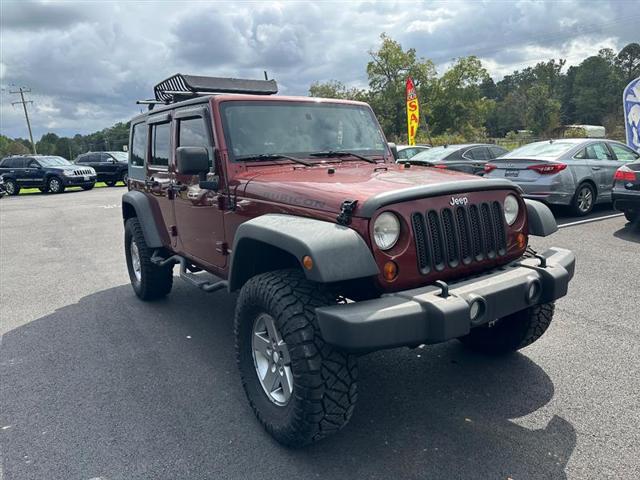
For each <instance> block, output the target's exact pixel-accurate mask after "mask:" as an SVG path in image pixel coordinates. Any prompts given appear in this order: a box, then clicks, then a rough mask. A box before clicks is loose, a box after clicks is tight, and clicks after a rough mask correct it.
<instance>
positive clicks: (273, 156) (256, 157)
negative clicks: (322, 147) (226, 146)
mask: <svg viewBox="0 0 640 480" xmlns="http://www.w3.org/2000/svg"><path fill="white" fill-rule="evenodd" d="M282 159H285V160H291V161H292V162H296V163H300V164H302V165H306V166H307V167H311V166H313V163H312V162H307V161H306V160H303V159H301V158H296V157H290V156H289V155H281V154H279V153H261V154H259V155H247V156H244V157H236V160H240V161H248V162H257V161H261V160H282Z"/></svg>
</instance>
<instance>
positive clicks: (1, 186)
mask: <svg viewBox="0 0 640 480" xmlns="http://www.w3.org/2000/svg"><path fill="white" fill-rule="evenodd" d="M6 194H7V191H6V190H5V189H4V177H3V176H2V175H0V198H2V197H4V196H5V195H6Z"/></svg>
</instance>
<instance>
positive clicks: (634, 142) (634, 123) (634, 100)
mask: <svg viewBox="0 0 640 480" xmlns="http://www.w3.org/2000/svg"><path fill="white" fill-rule="evenodd" d="M622 101H623V103H624V124H625V127H626V130H627V145H629V146H630V147H631V148H633V149H634V150H636V151H638V152H640V77H638V78H636V79H635V80H631V83H629V85H627V88H625V89H624V93H623V94H622Z"/></svg>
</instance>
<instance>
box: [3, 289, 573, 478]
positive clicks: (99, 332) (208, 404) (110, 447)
mask: <svg viewBox="0 0 640 480" xmlns="http://www.w3.org/2000/svg"><path fill="white" fill-rule="evenodd" d="M233 308H234V299H233V298H230V297H229V296H227V295H226V294H224V293H217V294H212V295H207V294H204V293H202V292H200V291H196V290H192V289H191V288H190V287H188V286H182V285H181V284H180V282H178V284H177V285H176V287H174V292H173V293H172V295H171V296H170V298H169V299H167V300H164V301H161V302H156V303H146V304H145V303H142V302H140V301H138V300H137V299H136V298H135V297H134V296H133V293H132V291H131V288H130V287H129V286H128V285H125V286H120V287H115V288H112V289H109V290H104V291H102V292H99V293H96V294H93V295H90V296H87V297H85V298H83V299H82V300H81V301H80V302H78V303H77V304H72V305H69V306H67V307H64V308H62V309H59V310H57V311H55V312H53V313H51V314H50V315H47V316H45V317H43V318H40V319H38V320H36V321H33V322H31V323H29V324H26V325H25V326H23V327H20V328H18V329H16V330H13V331H11V332H9V333H7V334H6V335H5V336H4V337H3V338H2V344H1V351H0V372H1V384H2V389H1V392H0V404H1V405H2V412H1V415H2V417H1V422H2V423H1V426H2V430H1V431H0V438H1V439H2V452H3V453H2V455H3V468H4V475H5V477H6V479H7V480H13V479H33V478H64V479H68V480H71V479H84V480H86V479H92V478H100V479H102V480H107V479H108V480H114V479H137V478H144V479H151V478H153V479H164V478H166V479H186V478H216V479H220V478H275V477H278V478H304V479H307V478H367V479H369V478H385V479H386V478H402V479H413V478H416V479H417V478H465V479H467V478H478V479H481V478H482V479H485V478H507V477H512V478H514V479H523V478H554V479H558V478H565V473H564V470H565V467H566V464H567V461H568V460H569V457H570V456H571V454H572V452H573V450H574V448H575V445H576V432H575V429H574V428H573V426H572V425H571V424H569V423H568V422H567V421H565V420H564V419H562V418H560V417H557V416H555V417H553V418H551V419H540V420H539V424H540V425H541V427H540V428H539V429H530V428H525V427H522V426H520V425H518V424H517V423H515V422H514V421H512V419H514V418H516V417H519V416H524V415H527V414H529V413H532V412H535V411H536V410H537V409H539V408H541V407H542V406H543V405H545V404H546V403H548V402H549V401H550V400H551V399H552V397H553V394H554V386H553V383H552V381H551V379H550V378H549V377H548V376H547V374H546V373H545V372H544V371H543V370H542V369H541V368H540V367H539V366H538V365H536V364H535V363H534V362H532V361H531V360H530V359H529V358H527V357H526V356H524V355H521V354H516V355H513V356H510V357H508V358H503V359H492V358H487V357H482V356H478V355H473V354H470V353H467V352H466V351H465V350H463V349H462V348H461V347H460V346H459V344H457V343H456V342H450V343H447V344H443V345H439V346H434V347H428V348H425V349H417V350H408V349H398V350H393V351H387V352H379V353H376V354H373V355H370V356H367V357H363V358H362V359H361V361H360V365H361V369H360V376H361V382H360V402H359V405H358V407H357V409H356V413H355V414H354V417H353V419H352V422H351V424H350V425H349V426H347V427H346V428H345V430H343V431H342V432H341V433H340V434H338V435H337V436H334V437H332V438H330V439H327V440H326V441H324V442H321V443H319V444H316V445H314V446H311V447H309V448H307V449H304V450H298V451H295V450H287V449H285V448H283V447H280V446H279V445H277V444H276V443H275V442H274V441H273V440H271V438H270V437H269V436H268V435H267V434H266V433H265V432H264V431H263V430H262V429H261V427H260V426H259V424H258V423H257V421H256V420H255V418H254V416H253V413H252V412H251V410H250V408H249V407H248V404H247V402H246V401H245V398H244V392H243V391H242V387H241V385H240V381H239V377H238V374H237V371H236V366H235V358H234V348H233V338H232V337H233V335H232V315H233Z"/></svg>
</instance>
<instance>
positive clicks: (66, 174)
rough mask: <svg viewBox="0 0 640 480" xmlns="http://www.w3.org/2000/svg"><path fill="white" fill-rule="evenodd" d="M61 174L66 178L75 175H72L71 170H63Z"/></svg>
mask: <svg viewBox="0 0 640 480" xmlns="http://www.w3.org/2000/svg"><path fill="white" fill-rule="evenodd" d="M62 174H63V175H65V176H67V177H73V176H75V173H73V170H63V171H62Z"/></svg>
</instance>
